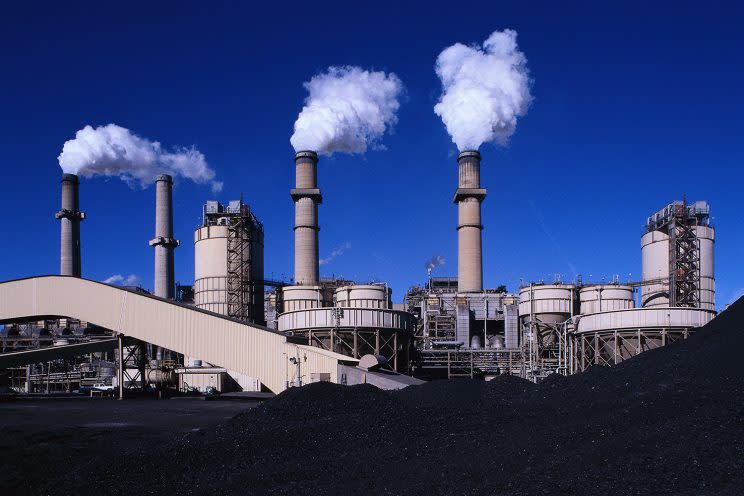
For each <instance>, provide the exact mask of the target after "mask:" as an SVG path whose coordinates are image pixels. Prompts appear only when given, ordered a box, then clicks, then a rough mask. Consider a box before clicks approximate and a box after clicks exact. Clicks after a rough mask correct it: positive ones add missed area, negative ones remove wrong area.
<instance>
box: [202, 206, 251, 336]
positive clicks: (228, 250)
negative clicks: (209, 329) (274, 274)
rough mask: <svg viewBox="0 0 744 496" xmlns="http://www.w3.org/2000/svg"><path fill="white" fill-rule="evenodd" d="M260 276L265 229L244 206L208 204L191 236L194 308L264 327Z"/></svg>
mask: <svg viewBox="0 0 744 496" xmlns="http://www.w3.org/2000/svg"><path fill="white" fill-rule="evenodd" d="M231 225H232V227H231ZM238 231H239V234H238ZM263 277H264V275H263V227H262V226H261V224H260V223H259V222H258V220H257V219H256V218H255V217H254V216H253V215H252V214H251V213H250V211H249V210H248V207H247V205H245V204H243V203H242V202H241V201H231V202H230V204H229V205H228V206H227V207H225V206H223V205H222V204H220V203H218V202H216V201H209V202H207V203H206V204H205V205H204V222H203V225H202V227H199V228H197V229H196V230H195V231H194V304H195V305H196V306H197V307H199V308H203V309H204V310H209V311H211V312H216V313H220V314H223V315H229V316H231V317H234V318H239V319H241V320H245V321H250V322H255V323H260V324H262V323H263V322H264V302H263V299H264V293H263ZM231 293H232V295H233V296H232V298H231ZM241 301H242V303H241ZM230 302H232V303H230Z"/></svg>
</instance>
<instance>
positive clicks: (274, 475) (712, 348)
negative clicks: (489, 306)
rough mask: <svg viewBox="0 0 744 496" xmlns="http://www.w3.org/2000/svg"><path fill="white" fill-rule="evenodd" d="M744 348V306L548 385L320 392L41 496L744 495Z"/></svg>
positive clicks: (292, 397)
mask: <svg viewBox="0 0 744 496" xmlns="http://www.w3.org/2000/svg"><path fill="white" fill-rule="evenodd" d="M742 350H744V300H742V301H739V302H737V303H736V304H735V305H733V306H732V307H731V308H730V309H729V310H727V311H725V312H723V313H722V314H721V315H720V316H719V317H717V318H716V319H715V321H714V322H712V323H711V324H709V325H708V326H706V327H705V328H703V329H701V330H700V331H698V332H697V333H696V334H695V335H694V336H693V337H691V338H690V339H688V340H687V341H685V342H682V343H676V344H673V345H670V346H668V347H666V348H664V349H660V350H655V351H651V352H647V353H644V354H642V355H640V356H639V357H636V358H635V359H633V360H629V361H626V362H625V363H623V364H621V365H619V366H617V367H614V368H594V369H591V370H589V371H588V372H586V373H584V374H580V375H576V376H572V377H555V378H551V379H550V380H547V381H545V382H543V383H541V384H540V385H537V386H536V385H533V384H531V383H529V382H526V381H523V380H521V379H517V378H514V377H501V378H499V379H496V380H494V381H491V382H489V383H485V382H478V381H468V380H459V381H437V382H431V383H428V384H425V385H423V386H416V387H411V388H407V389H405V390H402V391H398V392H386V391H381V390H378V389H376V388H374V387H372V386H366V385H364V386H352V387H344V386H338V385H333V384H328V383H317V384H312V385H308V386H305V387H303V388H298V389H291V390H289V391H287V392H285V393H283V394H281V395H279V396H277V397H276V398H275V399H273V400H271V401H267V402H265V403H263V404H262V405H260V406H258V407H256V408H254V409H251V410H248V411H246V412H244V413H240V414H238V415H237V416H235V417H234V418H232V419H230V420H228V421H226V422H224V423H221V424H220V425H218V426H216V427H214V428H208V429H202V430H200V431H199V432H190V433H187V434H181V435H179V436H174V437H172V438H170V439H169V440H167V441H164V442H160V443H148V444H147V446H144V445H143V446H142V447H140V448H138V449H136V450H134V451H133V452H131V453H130V454H129V455H120V454H117V453H110V454H109V455H107V456H106V457H105V459H104V458H103V457H101V458H100V459H99V460H97V461H95V462H94V463H91V464H89V465H86V466H85V467H83V468H81V469H75V464H74V463H72V464H71V470H70V471H69V472H68V473H67V474H66V476H64V477H62V478H60V479H59V480H56V481H54V484H52V485H50V486H46V487H44V488H43V489H39V490H38V491H40V492H50V493H51V494H102V493H106V494H108V493H112V494H121V493H125V492H126V493H129V494H246V495H253V494H256V495H257V494H279V495H284V494H286V495H289V494H312V495H336V494H353V495H355V496H358V495H366V494H376V495H385V494H395V495H397V494H401V495H419V494H420V495H481V494H482V495H508V496H516V495H535V494H554V495H560V494H574V495H590V494H591V495H596V494H633V495H639V494H644V495H645V494H648V495H657V494H675V495H729V494H730V495H733V494H744V489H742V488H744V372H742V367H741V354H742ZM143 453H146V454H147V456H141V455H142V454H143ZM35 490H36V489H35Z"/></svg>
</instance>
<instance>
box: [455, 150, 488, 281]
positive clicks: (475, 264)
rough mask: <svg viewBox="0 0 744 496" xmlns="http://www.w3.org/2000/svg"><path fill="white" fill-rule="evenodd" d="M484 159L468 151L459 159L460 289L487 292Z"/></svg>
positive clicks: (458, 262) (458, 236) (458, 275)
mask: <svg viewBox="0 0 744 496" xmlns="http://www.w3.org/2000/svg"><path fill="white" fill-rule="evenodd" d="M480 160H481V156H480V153H479V152H478V151H475V150H471V151H464V152H461V153H460V155H459V156H458V157H457V163H458V177H459V180H458V188H457V191H456V192H455V198H454V202H455V203H457V211H458V222H457V245H458V249H457V290H458V291H459V292H480V291H482V290H483V255H482V250H483V248H482V241H481V231H482V230H483V225H482V224H481V202H482V201H483V199H484V198H485V197H486V190H485V189H482V188H481V187H480Z"/></svg>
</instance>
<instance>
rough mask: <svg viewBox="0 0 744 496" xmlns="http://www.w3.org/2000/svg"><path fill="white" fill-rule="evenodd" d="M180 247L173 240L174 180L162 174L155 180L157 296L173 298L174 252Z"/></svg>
mask: <svg viewBox="0 0 744 496" xmlns="http://www.w3.org/2000/svg"><path fill="white" fill-rule="evenodd" d="M178 245H179V242H178V240H176V239H174V238H173V178H172V177H171V176H169V175H167V174H162V175H160V176H158V177H157V179H156V180H155V238H153V239H151V240H150V246H152V247H154V248H155V296H160V297H161V298H173V297H174V294H175V281H174V269H173V250H174V249H175V248H176V247H177V246H178Z"/></svg>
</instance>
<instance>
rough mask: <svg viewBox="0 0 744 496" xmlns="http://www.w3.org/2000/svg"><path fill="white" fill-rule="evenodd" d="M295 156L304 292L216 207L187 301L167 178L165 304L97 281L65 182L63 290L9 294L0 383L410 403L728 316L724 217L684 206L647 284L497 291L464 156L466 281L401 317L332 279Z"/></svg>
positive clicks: (233, 209)
mask: <svg viewBox="0 0 744 496" xmlns="http://www.w3.org/2000/svg"><path fill="white" fill-rule="evenodd" d="M294 158H295V185H294V186H295V187H294V188H292V189H291V191H290V197H291V199H292V201H293V203H294V207H295V221H294V226H293V229H294V247H295V250H294V260H295V263H294V280H293V281H292V283H291V284H289V283H285V282H277V281H269V280H267V279H266V278H265V276H264V226H263V224H262V223H261V221H260V220H259V219H258V217H257V215H256V214H255V213H254V212H253V210H252V209H251V208H250V207H249V206H248V205H247V204H246V203H244V202H243V200H242V198H241V199H240V200H233V201H230V202H228V203H226V204H223V203H220V202H218V201H215V200H210V201H207V202H206V203H205V204H204V205H203V207H202V218H201V222H200V224H199V225H198V226H197V227H196V228H195V230H194V283H193V286H188V285H180V284H179V285H177V284H176V283H175V274H174V251H175V248H176V247H178V246H179V242H178V240H177V239H176V237H175V233H174V228H173V215H174V211H173V201H172V195H173V192H172V187H173V179H172V177H171V176H168V175H160V176H158V177H157V178H156V180H155V196H156V202H155V236H154V238H153V239H152V240H150V242H149V244H150V246H152V247H153V248H154V251H155V254H154V255H155V256H154V286H155V288H154V294H153V295H150V294H149V293H148V292H146V291H144V290H142V289H141V288H121V287H116V286H111V285H107V284H103V283H98V282H94V281H87V280H85V279H82V277H81V275H82V270H81V265H82V264H81V253H80V221H81V220H83V219H84V218H85V214H84V213H83V212H81V211H80V205H79V192H78V188H79V180H78V177H77V176H75V175H72V174H64V175H63V177H62V185H61V186H62V207H61V210H60V211H59V212H57V214H56V217H57V218H58V219H59V220H60V233H61V234H60V241H61V242H60V273H61V276H46V277H37V278H30V279H23V280H18V281H8V282H4V283H0V324H4V330H3V332H2V334H0V347H1V349H0V351H1V352H0V369H3V368H4V369H7V370H8V371H9V375H10V377H12V381H11V382H12V385H13V387H14V388H16V389H18V390H23V391H47V392H49V391H54V390H57V391H59V390H67V391H69V390H71V389H73V388H76V387H83V386H85V385H86V384H90V383H91V382H92V381H104V382H110V383H111V384H113V385H115V386H116V387H117V390H118V391H119V394H120V395H122V396H123V395H124V391H125V390H126V389H127V388H129V389H143V390H144V389H146V388H147V387H148V386H154V387H156V388H158V389H159V390H162V389H163V388H167V387H171V388H174V387H175V388H178V389H180V390H182V391H186V390H195V389H198V390H201V391H206V390H209V389H211V388H214V389H216V390H219V391H229V390H243V391H251V390H269V391H272V392H280V391H282V390H284V389H286V388H288V387H292V386H298V385H302V384H304V383H307V382H312V381H326V380H327V381H332V382H337V383H341V384H355V383H360V382H367V383H372V384H377V385H378V386H380V387H385V388H400V387H405V386H407V385H410V384H416V383H417V380H418V379H414V378H413V377H411V375H413V376H415V377H419V378H426V379H433V378H443V377H447V378H454V377H483V378H486V379H488V378H490V377H494V376H496V375H499V374H512V375H518V376H520V377H524V378H528V379H530V380H534V381H538V380H541V379H543V378H545V377H548V376H549V375H552V374H573V373H578V372H581V371H583V370H585V369H586V368H587V367H589V366H592V365H613V364H616V363H619V362H621V361H623V360H626V359H628V358H631V357H632V356H635V355H637V354H638V353H641V352H643V351H646V350H649V349H653V348H657V347H660V346H664V345H666V344H668V343H671V342H674V341H676V340H679V339H685V338H686V337H687V336H688V335H689V334H690V333H691V332H693V331H694V329H695V328H697V327H700V326H701V325H704V324H705V323H707V322H708V321H710V320H711V319H712V318H713V317H714V316H715V314H716V312H715V278H714V241H715V230H714V227H713V226H712V224H711V221H710V208H709V206H708V204H707V203H706V202H700V201H699V202H693V203H689V204H688V203H687V201H686V199H683V200H681V201H674V202H671V203H670V204H668V205H667V206H665V207H664V208H662V209H661V210H659V211H658V212H656V213H654V214H653V215H651V216H650V217H648V219H647V221H646V225H645V229H644V233H643V236H642V237H641V259H642V274H643V276H642V279H641V280H640V281H628V282H625V283H623V282H621V281H620V280H619V278H617V279H615V280H613V281H611V282H609V283H607V282H603V283H595V282H591V281H587V282H585V281H583V280H582V279H581V278H580V277H579V278H577V279H576V280H574V281H571V282H568V283H564V282H563V281H561V280H560V279H556V280H555V281H552V282H550V283H547V284H546V283H544V282H542V281H540V282H532V283H529V284H522V285H521V287H520V288H519V289H518V291H516V292H509V291H507V289H506V287H505V286H499V287H496V288H486V287H484V285H483V246H482V238H481V234H482V230H483V222H482V216H481V213H482V212H481V207H482V202H483V200H484V199H485V196H486V189H484V188H482V186H481V181H480V166H481V154H480V153H479V152H478V151H464V152H462V153H460V154H459V156H458V157H457V166H458V182H457V190H456V192H455V195H454V198H453V201H454V203H456V204H457V211H458V217H457V225H456V227H457V229H456V230H457V239H458V255H457V258H458V264H457V268H458V273H457V276H456V277H432V275H431V271H430V272H429V277H428V279H427V281H426V283H425V284H424V285H423V286H414V287H412V288H411V289H409V291H408V292H407V293H406V295H405V296H404V298H403V303H402V304H394V303H393V301H392V290H391V289H390V287H389V286H388V285H387V284H386V283H384V282H379V281H362V282H358V281H352V280H348V279H340V278H335V277H330V278H329V277H321V274H320V270H319V269H320V263H319V250H318V247H319V239H318V238H319V236H318V235H319V231H320V224H319V221H318V205H319V204H321V202H322V200H323V198H322V195H321V192H320V188H319V186H318V155H317V153H316V152H314V151H300V152H298V153H296V154H295V157H294ZM267 288H273V289H272V291H269V292H267ZM162 350H166V351H168V353H167V354H165V353H161V351H162ZM79 357H83V358H79ZM71 377H72V378H73V380H71V379H70V378H71ZM44 384H46V386H44Z"/></svg>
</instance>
